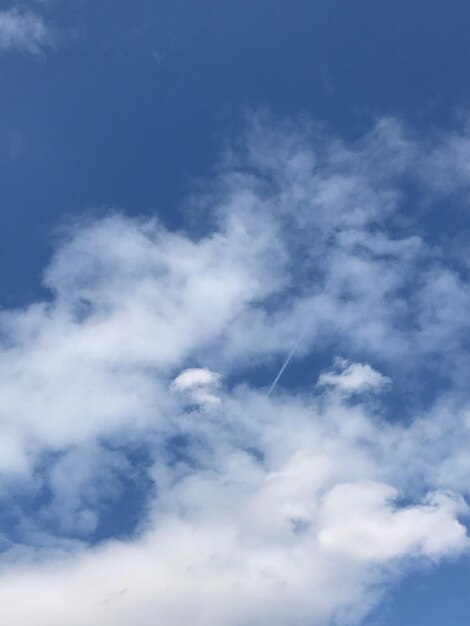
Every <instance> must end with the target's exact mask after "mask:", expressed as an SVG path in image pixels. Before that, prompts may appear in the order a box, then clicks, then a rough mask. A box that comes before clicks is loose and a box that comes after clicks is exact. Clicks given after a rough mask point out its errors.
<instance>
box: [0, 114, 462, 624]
mask: <svg viewBox="0 0 470 626" xmlns="http://www.w3.org/2000/svg"><path fill="white" fill-rule="evenodd" d="M457 141H458V138H456V137H453V138H452V146H455V144H456V142H457ZM461 141H462V142H465V141H467V140H466V136H465V135H463V136H462V137H461ZM448 146H449V142H448V141H447V139H446V138H445V139H442V138H440V139H438V140H436V145H435V146H433V149H432V150H429V149H428V146H427V145H425V144H424V143H421V142H420V141H419V140H417V139H412V138H410V136H409V135H408V134H407V133H406V131H405V130H404V129H403V128H402V127H401V126H400V125H399V124H397V123H396V122H393V121H390V120H385V121H382V122H380V123H378V125H377V126H376V127H375V128H374V129H373V130H372V131H371V132H370V133H368V134H367V135H366V136H365V137H363V138H362V139H361V140H359V141H358V142H356V143H351V144H345V143H342V142H340V141H339V140H338V139H336V138H332V137H330V136H329V135H328V134H327V133H325V132H323V131H321V129H320V130H319V129H316V128H313V127H308V126H306V125H297V124H294V123H288V124H278V125H273V124H272V120H262V119H260V118H255V119H253V120H252V121H251V125H250V128H249V130H248V132H247V135H246V137H245V142H244V145H243V147H242V148H241V149H237V150H236V151H233V152H229V153H227V154H226V155H225V158H224V159H223V162H222V164H221V165H220V168H219V172H218V176H217V179H216V180H215V181H214V182H213V183H211V184H210V185H208V188H207V190H206V191H205V193H204V194H203V195H201V196H199V197H197V198H194V199H193V200H192V207H193V209H194V208H198V207H199V208H200V210H201V214H204V215H205V216H207V215H210V216H211V221H210V226H209V227H208V228H207V231H206V233H205V234H204V235H203V236H201V235H199V236H198V237H196V236H194V235H193V234H191V233H190V232H189V233H188V232H184V231H181V232H170V231H168V230H166V229H165V228H164V227H163V226H162V225H161V224H159V223H158V221H157V220H154V219H135V218H129V217H126V216H124V215H118V214H116V215H109V216H108V217H106V218H103V219H99V220H94V221H89V222H84V223H79V224H77V225H76V226H75V227H74V228H72V229H70V230H69V231H68V232H67V233H66V235H65V236H64V237H63V240H62V243H61V245H60V246H59V248H58V249H57V251H56V254H55V256H54V258H53V259H52V260H51V262H50V264H49V267H48V268H47V269H46V272H45V275H44V282H45V285H46V287H47V288H48V289H49V290H50V295H51V297H50V299H49V300H47V301H44V302H36V303H32V304H31V305H30V306H28V307H26V308H24V309H21V310H3V311H1V312H0V341H1V344H0V346H1V347H0V399H1V402H0V407H1V408H0V420H1V424H2V429H1V431H0V472H1V474H0V496H1V497H2V498H3V501H4V503H5V506H4V508H6V507H7V506H11V509H12V515H13V513H14V515H16V517H15V522H14V523H11V522H10V527H9V529H5V531H4V533H3V536H2V537H1V539H2V545H3V548H4V550H3V554H2V558H1V559H0V579H1V580H0V604H1V606H2V617H3V618H4V620H5V621H6V622H8V623H14V624H15V625H18V626H23V625H25V626H26V625H28V626H45V625H46V624H47V626H55V625H56V624H57V626H58V625H59V624H60V625H62V624H64V623H67V624H70V625H71V626H73V625H74V624H77V625H78V624H83V623H88V624H91V625H93V626H95V625H96V626H110V625H111V624H112V625H113V626H119V625H120V624H123V625H124V624H128V623H130V622H138V623H139V624H142V626H147V625H149V626H150V624H155V623H156V622H158V623H161V624H164V625H165V626H183V625H184V626H186V625H187V624H188V623H191V624H194V626H216V625H217V626H218V625H220V624H224V625H227V626H231V625H233V626H235V625H237V626H241V625H243V626H249V625H252V624H257V626H259V625H261V626H262V625H264V624H266V625H268V624H269V626H290V625H292V626H294V625H299V624H309V625H315V626H325V625H327V624H331V623H335V624H350V623H354V622H357V621H358V620H360V619H361V618H362V617H363V616H364V615H366V614H367V612H368V611H369V610H370V608H371V607H372V606H373V605H374V604H375V603H376V602H377V601H378V598H379V597H380V594H381V593H382V592H383V590H384V589H385V588H386V586H387V585H388V584H389V583H390V582H391V581H392V580H393V579H394V577H396V576H398V575H400V574H401V573H402V572H405V571H406V570H407V568H408V567H409V566H410V564H413V565H414V566H416V565H417V564H418V563H420V562H426V561H437V560H439V559H441V558H446V557H453V556H455V555H459V554H461V553H462V552H464V551H466V550H467V547H468V540H467V536H466V529H465V526H464V523H463V519H464V517H465V516H466V515H467V506H466V503H465V498H466V496H467V494H468V470H469V467H468V463H467V462H466V449H467V447H468V444H469V442H470V441H469V440H470V419H469V418H468V411H469V408H468V400H469V398H468V392H467V390H466V386H465V385H464V384H463V377H462V371H463V370H465V367H468V356H467V353H466V349H465V348H466V343H465V342H466V336H467V333H468V315H467V311H468V305H469V304H470V289H469V283H468V280H467V274H466V273H465V271H464V268H463V265H462V263H461V260H460V257H459V255H456V254H455V249H454V250H452V253H451V252H449V247H448V245H447V243H446V242H436V241H432V242H430V241H428V240H427V235H426V233H425V232H423V231H422V230H421V231H420V232H419V233H418V230H417V228H414V227H413V224H411V223H410V220H409V215H408V212H409V199H407V196H406V191H407V190H409V189H410V188H412V189H413V194H416V193H418V192H419V193H421V196H422V197H423V204H424V203H426V202H427V203H431V205H430V206H431V208H432V198H430V197H429V189H430V188H433V190H434V194H435V195H436V197H438V199H441V198H442V194H444V193H449V192H448V190H447V189H446V188H445V186H443V185H441V184H437V182H436V184H434V186H433V183H432V180H433V179H435V180H436V181H437V178H435V177H434V174H433V175H432V176H431V174H430V172H433V168H435V167H436V164H437V163H440V166H441V167H442V168H444V169H445V170H446V171H448V170H451V171H454V170H455V169H456V168H457V166H456V165H455V159H456V158H457V157H456V155H457V156H458V154H460V152H459V151H458V150H457V148H455V147H453V148H452V150H451V151H449V147H448ZM462 171H463V170H462V169H459V171H458V173H456V178H455V180H456V181H457V182H456V183H455V185H454V187H453V188H452V198H450V196H449V203H451V202H454V201H457V200H458V202H464V201H465V200H464V199H463V198H464V197H465V194H463V195H462V194H461V193H460V192H459V193H458V194H457V196H458V198H457V196H456V195H455V194H454V192H455V188H456V186H459V189H460V190H462V189H464V188H465V184H466V182H465V180H464V177H463V174H462ZM410 179H412V184H411V182H410ZM456 198H457V200H456ZM449 205H450V204H449ZM429 237H431V234H429ZM335 354H343V355H344V357H343V358H341V359H338V358H337V359H336V360H334V355H335ZM286 355H290V356H289V358H291V357H292V360H293V361H294V363H295V365H296V367H300V365H299V363H301V364H303V365H304V369H305V368H307V367H309V368H310V369H311V372H308V374H310V378H309V380H310V383H309V384H307V385H303V386H302V385H300V384H299V385H298V386H296V387H295V388H294V387H292V386H290V387H289V386H287V387H285V386H283V384H282V382H283V381H282V378H281V379H280V380H279V382H278V384H277V386H276V387H275V389H273V390H272V393H271V392H270V391H269V383H270V382H271V381H272V380H274V379H275V378H276V367H278V364H279V362H281V363H282V362H284V363H286ZM318 355H321V358H320V357H318V359H319V360H317V356H318ZM437 357H439V358H437ZM297 358H299V361H298V362H296V359H297ZM325 358H326V359H327V360H328V363H331V362H333V368H332V369H329V368H328V369H326V370H324V371H318V370H319V366H318V362H319V361H321V362H324V359H325ZM300 359H301V361H300ZM267 370H269V375H266V371H267ZM277 371H279V370H277ZM300 378H301V379H302V380H305V376H301V377H300ZM315 380H317V384H315ZM429 381H432V383H433V387H434V388H433V390H432V393H431V392H430V391H429V388H428V387H427V385H428V383H429ZM392 382H393V384H391V383H392ZM385 390H387V391H388V392H389V393H388V394H382V395H381V394H378V393H377V392H379V391H385ZM366 392H373V393H366ZM391 394H395V396H394V402H391V403H390V404H388V397H389V396H390V395H391ZM409 399H411V400H412V401H411V400H410V402H408V400H409ZM409 403H410V404H411V406H412V408H413V414H409V413H408V414H406V415H405V416H403V419H400V417H402V416H401V415H396V414H395V413H394V411H396V407H399V409H400V410H402V409H401V407H403V406H404V405H405V404H409ZM405 417H406V419H404V418H405ZM129 481H131V482H132V484H133V485H134V487H135V488H136V486H137V482H139V481H144V482H145V481H146V483H148V485H149V488H148V489H147V492H148V493H147V501H146V503H145V506H142V504H139V505H138V504H136V503H135V502H136V501H134V500H132V499H131V498H130V499H129V502H133V503H134V504H132V506H140V507H141V509H139V510H138V511H136V513H138V517H139V522H138V523H137V524H136V525H135V528H133V530H132V532H130V533H129V534H128V536H126V537H124V538H121V539H118V538H116V537H115V536H113V532H112V531H111V532H109V533H108V536H107V538H106V540H101V541H100V542H98V543H96V541H95V540H94V539H93V537H95V536H96V532H97V529H99V528H100V524H101V523H102V518H103V515H104V514H105V512H106V511H108V514H109V511H111V512H112V514H113V515H115V517H116V524H117V523H118V518H119V515H120V511H121V512H122V508H123V506H124V505H123V502H122V498H124V499H125V498H126V497H127V495H128V494H127V492H126V489H129V486H128V483H129ZM126 485H127V486H126ZM131 491H132V490H131ZM22 493H23V494H24V493H25V494H27V496H28V498H35V502H36V504H35V506H34V507H33V509H34V510H33V511H31V507H29V508H28V507H27V506H25V505H24V498H23V499H22V498H21V494H22ZM126 494H127V495H126ZM113 502H118V503H119V505H116V506H115V507H114V509H113V506H112V503H113ZM24 598H28V602H25V601H24Z"/></svg>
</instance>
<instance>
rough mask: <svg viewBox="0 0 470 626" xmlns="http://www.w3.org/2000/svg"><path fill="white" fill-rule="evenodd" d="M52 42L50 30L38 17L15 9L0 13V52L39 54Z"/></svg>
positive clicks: (30, 12)
mask: <svg viewBox="0 0 470 626" xmlns="http://www.w3.org/2000/svg"><path fill="white" fill-rule="evenodd" d="M53 42H54V35H53V32H52V29H50V28H49V27H48V26H47V25H46V23H45V22H44V20H43V18H42V17H41V16H40V15H38V14H36V13H34V12H32V11H20V10H19V9H17V8H12V9H8V10H7V11H0V50H3V51H6V50H17V51H19V52H29V53H31V54H39V53H41V52H42V51H43V50H44V48H45V47H47V46H50V45H52V44H53Z"/></svg>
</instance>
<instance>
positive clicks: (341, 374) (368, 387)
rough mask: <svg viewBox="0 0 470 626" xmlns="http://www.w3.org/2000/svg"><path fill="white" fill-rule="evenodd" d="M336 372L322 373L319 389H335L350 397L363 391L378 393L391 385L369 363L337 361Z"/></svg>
mask: <svg viewBox="0 0 470 626" xmlns="http://www.w3.org/2000/svg"><path fill="white" fill-rule="evenodd" d="M335 366H336V371H330V372H322V373H321V374H320V377H319V378H318V383H317V385H318V386H319V387H334V388H336V389H338V390H339V391H340V392H342V393H344V394H346V395H349V394H353V393H359V392H361V391H374V390H375V391H378V390H380V389H383V387H385V386H386V385H389V384H390V383H391V380H390V378H388V377H387V376H383V375H382V374H380V373H379V372H377V371H376V370H374V369H373V368H372V367H371V366H370V365H368V364H367V363H349V362H348V361H347V360H346V359H342V358H341V357H337V358H336V359H335Z"/></svg>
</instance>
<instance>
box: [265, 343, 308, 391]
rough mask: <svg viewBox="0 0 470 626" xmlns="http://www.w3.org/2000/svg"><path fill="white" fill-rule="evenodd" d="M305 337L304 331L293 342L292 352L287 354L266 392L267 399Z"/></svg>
mask: <svg viewBox="0 0 470 626" xmlns="http://www.w3.org/2000/svg"><path fill="white" fill-rule="evenodd" d="M304 336H305V331H304V332H303V333H302V334H301V335H300V337H299V338H298V339H297V341H296V342H295V345H294V347H293V348H292V350H291V351H290V352H289V354H288V355H287V358H286V360H285V361H284V363H283V364H282V365H281V369H280V370H279V371H278V373H277V376H276V378H275V379H274V380H273V382H272V384H271V387H270V388H269V390H268V393H267V394H266V397H267V398H269V396H270V395H271V394H272V392H273V391H274V389H275V387H276V385H277V383H278V382H279V380H280V378H281V376H282V375H283V374H284V372H285V370H286V367H287V366H288V365H289V363H290V362H291V359H292V357H293V356H294V354H295V353H296V352H297V348H298V347H299V345H300V342H301V341H302V339H303V338H304Z"/></svg>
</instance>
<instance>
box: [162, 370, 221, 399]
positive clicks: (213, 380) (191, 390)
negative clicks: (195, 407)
mask: <svg viewBox="0 0 470 626" xmlns="http://www.w3.org/2000/svg"><path fill="white" fill-rule="evenodd" d="M219 385H220V375H219V374H217V373H216V372H211V371H210V370H208V369H207V367H196V368H189V369H186V370H184V371H183V372H181V374H178V376H177V377H176V378H175V379H174V381H173V382H172V387H173V389H175V390H177V391H180V392H186V393H187V394H188V397H189V398H190V399H191V401H192V402H195V403H196V404H200V405H211V404H219V402H220V400H219V398H218V397H217V396H216V395H215V394H214V390H215V389H216V388H217V387H218V386H219Z"/></svg>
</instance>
